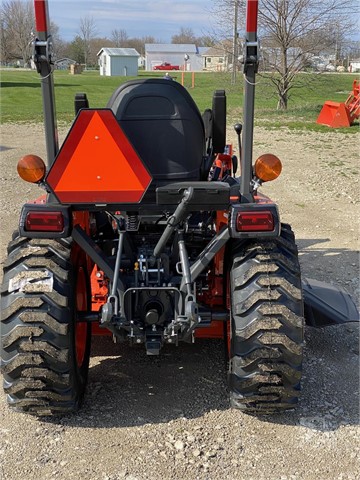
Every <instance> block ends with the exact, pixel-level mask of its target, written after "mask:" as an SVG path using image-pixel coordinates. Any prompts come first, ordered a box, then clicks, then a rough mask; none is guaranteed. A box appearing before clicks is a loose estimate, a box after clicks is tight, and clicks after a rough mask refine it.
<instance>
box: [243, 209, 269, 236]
mask: <svg viewBox="0 0 360 480" xmlns="http://www.w3.org/2000/svg"><path fill="white" fill-rule="evenodd" d="M274 227H275V223H274V216H273V214H272V212H270V211H262V212H238V214H237V216H236V231H237V232H272V231H273V230H274Z"/></svg>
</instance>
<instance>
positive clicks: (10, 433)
mask: <svg viewBox="0 0 360 480" xmlns="http://www.w3.org/2000/svg"><path fill="white" fill-rule="evenodd" d="M66 131H67V129H66V128H65V127H62V128H60V138H64V135H65V134H66ZM43 138H44V136H43V128H42V127H41V126H40V125H5V126H2V129H1V160H0V162H1V163H0V192H1V193H0V196H1V210H0V212H1V230H0V242H1V251H0V256H1V260H2V262H3V261H4V257H5V252H6V245H7V243H8V241H9V239H10V237H11V232H12V231H13V230H14V229H15V228H16V226H17V222H18V217H19V211H20V208H21V205H22V204H23V203H24V202H25V201H27V200H31V199H33V198H36V197H37V196H39V195H40V194H41V193H42V190H40V189H39V188H38V187H34V186H31V185H29V184H26V183H24V182H22V181H20V180H19V179H18V176H17V173H16V163H17V160H18V158H19V157H21V156H22V155H24V154H26V153H34V154H37V155H40V156H43V157H45V146H44V140H43ZM232 141H233V142H234V144H235V138H233V139H232ZM266 152H271V153H276V154H277V155H278V156H279V157H280V158H281V159H282V161H283V173H282V175H281V176H280V178H279V179H278V180H276V181H275V182H272V183H270V184H269V185H265V186H264V187H263V189H262V191H263V192H264V193H265V194H267V195H269V196H271V197H272V198H273V199H274V200H276V201H277V203H278V205H279V209H280V213H281V219H282V220H283V221H285V222H288V223H291V225H292V227H293V229H294V231H295V234H296V238H297V243H298V246H299V249H300V262H301V266H302V272H303V275H304V276H306V277H310V278H315V279H317V280H325V281H328V282H331V283H335V284H339V285H341V286H343V287H345V288H346V289H347V290H348V291H349V292H351V293H352V294H353V295H354V296H355V297H356V298H359V256H358V247H359V220H358V218H359V202H360V193H359V192H360V189H359V135H358V134H356V135H350V134H342V133H341V132H329V133H312V132H306V133H305V132H299V133H293V132H290V131H288V130H287V129H280V130H276V131H274V130H267V129H264V128H256V130H255V147H254V156H255V157H256V156H257V155H259V154H261V153H266ZM222 348H223V346H222V342H211V341H199V342H197V343H196V344H195V345H191V346H188V345H182V346H180V347H179V348H177V349H175V348H174V347H172V348H171V347H167V348H165V349H164V350H163V352H162V354H161V356H160V357H159V358H156V359H151V358H150V359H149V358H148V357H146V355H145V353H144V351H143V349H137V348H133V349H130V348H129V347H127V346H123V345H121V346H119V345H113V344H112V343H111V340H110V339H108V338H105V339H99V340H95V342H94V345H93V350H92V360H91V368H90V374H89V387H88V392H87V397H86V401H85V405H84V407H83V409H82V410H81V412H80V413H79V414H77V415H73V416H68V417H65V418H62V419H58V420H52V421H46V420H41V421H40V420H37V419H36V418H32V417H29V416H26V415H23V414H19V413H16V412H12V411H10V410H9V409H8V408H7V406H6V405H5V398H4V396H3V395H1V396H0V421H1V428H0V433H1V446H0V454H1V455H2V462H1V470H0V471H1V474H2V478H3V479H4V480H10V479H11V480H14V479H18V480H20V479H21V480H22V479H23V478H28V479H37V478H39V477H41V478H44V479H51V478H54V479H55V478H56V479H71V478H76V479H78V478H84V479H85V478H86V479H94V480H95V479H96V480H97V479H101V480H105V479H107V480H117V479H120V478H126V479H128V480H136V479H137V480H142V479H154V480H158V479H159V480H160V479H161V480H163V479H177V478H179V479H180V478H181V479H183V480H193V479H196V478H198V479H214V480H215V479H220V480H221V479H229V480H230V479H231V480H233V479H234V478H246V479H252V478H254V479H255V478H256V479H279V478H282V479H284V480H286V479H299V478H301V479H313V478H317V479H341V478H343V479H345V478H346V479H355V478H359V476H360V467H359V463H358V458H359V453H360V452H359V441H358V440H359V433H360V429H359V427H358V420H359V401H358V393H359V375H358V372H359V343H358V329H357V327H356V326H355V325H353V324H348V325H347V326H338V327H331V328H328V329H326V330H313V329H310V328H309V329H307V331H306V347H305V362H304V379H303V392H302V398H301V402H300V405H299V408H298V409H297V410H296V411H294V412H289V413H286V414H283V415H281V416H272V417H264V418H255V417H252V416H249V415H245V414H242V413H240V412H238V411H235V410H230V409H229V407H228V402H227V391H226V374H225V363H224V359H223V351H222Z"/></svg>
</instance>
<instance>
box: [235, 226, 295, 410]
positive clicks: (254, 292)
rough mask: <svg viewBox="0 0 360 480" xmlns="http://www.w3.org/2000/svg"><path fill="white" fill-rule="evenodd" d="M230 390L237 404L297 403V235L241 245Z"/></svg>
mask: <svg viewBox="0 0 360 480" xmlns="http://www.w3.org/2000/svg"><path fill="white" fill-rule="evenodd" d="M230 298H231V320H230V322H231V325H230V327H231V328H230V339H229V347H230V348H229V349H230V363H229V375H228V381H229V388H230V403H231V406H232V407H234V408H238V409H240V410H244V411H246V412H250V413H255V414H269V413H275V412H278V411H282V410H285V409H289V408H293V407H294V406H295V404H296V403H297V401H298V397H299V392H300V379H301V367H302V347H303V334H304V318H303V317H304V314H303V299H302V289H301V276H300V266H299V262H298V252H297V247H296V244H295V238H294V234H293V232H292V230H291V227H290V226H289V225H285V224H284V225H282V229H281V235H280V237H278V238H274V239H269V240H254V241H251V242H247V243H243V244H241V245H238V247H237V248H236V249H235V253H234V254H233V262H232V268H231V272H230Z"/></svg>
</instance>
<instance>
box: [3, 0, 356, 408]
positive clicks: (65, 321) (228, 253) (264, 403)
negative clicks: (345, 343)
mask: <svg viewBox="0 0 360 480" xmlns="http://www.w3.org/2000/svg"><path fill="white" fill-rule="evenodd" d="M257 9H258V2H257V1H254V0H252V1H248V2H247V24H246V31H247V33H246V39H245V49H244V57H243V58H244V60H243V62H244V63H243V68H244V74H245V77H246V82H245V100H244V119H243V128H242V126H241V125H240V124H237V125H236V126H235V130H236V132H237V134H238V138H239V149H240V152H241V155H240V158H239V162H238V160H237V159H236V158H235V156H234V155H233V152H232V148H231V146H230V145H228V144H227V143H226V140H225V135H226V121H225V119H226V96H225V92H224V91H216V92H215V94H214V97H213V100H212V108H211V109H208V110H206V111H205V113H204V115H201V114H200V113H199V110H198V108H197V106H196V104H195V103H194V101H193V99H192V98H191V96H190V95H189V93H188V92H187V90H186V89H184V88H183V87H182V86H181V85H179V84H178V83H176V82H169V81H166V80H163V79H159V78H153V79H152V78H148V79H145V80H140V79H138V80H134V81H130V82H127V83H124V84H122V85H120V86H119V88H118V89H117V90H116V91H115V92H114V94H113V95H112V97H111V98H110V100H109V102H108V104H107V106H106V108H96V109H93V108H89V105H88V100H87V98H86V96H85V95H84V94H78V95H76V98H75V110H76V112H77V115H76V119H75V121H74V123H73V125H72V127H71V129H70V131H69V133H68V136H67V137H66V139H65V141H64V143H63V144H62V146H61V148H60V149H59V148H58V141H57V135H56V131H57V129H56V118H55V107H54V105H55V101H54V86H53V76H52V69H51V63H52V61H51V37H50V35H49V32H48V25H49V20H48V6H47V1H45V0H35V13H36V27H37V38H36V40H35V41H34V61H35V63H36V65H37V69H38V72H39V74H40V76H41V82H42V95H43V103H44V117H45V129H46V132H45V133H46V146H47V160H48V162H47V163H48V165H47V167H46V166H45V163H44V162H43V161H42V160H41V159H40V158H39V157H38V156H36V155H27V156H25V157H23V158H22V159H21V160H20V161H19V164H18V172H19V175H20V176H21V177H22V178H23V179H24V180H27V181H29V182H34V183H37V184H39V185H40V186H41V187H42V188H43V189H44V191H45V194H44V196H43V197H41V198H39V199H37V200H35V201H34V202H33V203H27V204H25V205H24V206H23V208H22V211H21V215H20V221H19V228H18V231H17V232H15V233H14V235H13V238H12V240H11V241H10V243H9V246H8V257H7V258H6V260H5V263H4V278H3V284H2V290H1V293H2V296H1V315H2V318H1V322H2V325H1V327H2V328H1V335H2V340H1V365H2V372H3V375H4V390H5V393H6V396H7V401H8V404H9V405H10V406H11V407H14V408H16V409H18V410H21V411H23V412H29V413H33V414H37V415H49V414H56V413H58V414H64V413H69V412H72V411H75V410H76V409H77V408H78V407H79V406H80V404H81V401H82V398H83V395H84V392H85V387H86V379H87V372H88V368H89V356H90V342H91V338H92V335H95V334H103V335H112V336H113V338H114V340H116V341H118V342H129V343H130V344H136V345H140V346H141V345H142V346H143V348H144V353H146V354H147V355H159V353H160V351H161V348H162V347H163V345H164V344H171V345H174V348H175V346H177V345H178V344H179V343H180V342H194V341H195V340H196V339H197V338H199V337H202V338H223V339H224V341H225V345H227V349H228V355H229V371H228V381H229V391H230V402H231V405H232V406H233V407H236V408H240V409H243V410H246V411H249V412H256V413H270V412H275V411H278V410H284V409H287V408H292V407H294V405H295V404H296V402H297V400H298V397H299V391H300V379H301V365H302V350H303V332H304V317H305V318H306V320H307V322H308V323H309V324H310V325H313V326H323V325H327V324H331V323H341V322H346V321H348V320H355V319H356V318H357V316H358V313H357V310H356V307H355V305H354V303H353V302H352V300H351V298H350V297H349V296H348V295H347V294H346V293H345V292H344V291H342V290H339V289H336V288H334V287H331V286H326V285H324V284H321V283H318V282H314V281H305V282H303V283H302V281H301V278H300V267H299V261H298V252H297V247H296V244H295V239H294V234H293V232H292V230H291V227H290V226H289V225H287V224H283V223H281V221H280V217H279V212H278V208H277V206H276V204H275V203H274V202H273V201H272V200H270V199H269V198H267V197H265V196H264V195H262V194H261V193H259V189H260V187H261V184H262V183H263V182H267V181H271V180H274V179H275V178H276V177H278V175H279V174H280V172H281V163H280V160H279V159H278V158H277V157H276V156H274V155H271V154H265V155H262V156H261V157H260V158H258V159H257V160H256V161H255V162H254V164H253V162H252V142H253V118H254V92H255V90H254V89H255V87H254V86H255V84H256V81H255V74H256V71H257V65H258V40H257V33H256V32H257ZM240 136H242V142H240ZM241 143H242V146H241ZM238 169H239V172H240V175H239V176H236V173H237V170H238ZM164 361H165V360H164Z"/></svg>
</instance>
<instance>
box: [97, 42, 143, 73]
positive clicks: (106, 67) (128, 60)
mask: <svg viewBox="0 0 360 480" xmlns="http://www.w3.org/2000/svg"><path fill="white" fill-rule="evenodd" d="M97 56H98V59H99V60H98V63H99V67H100V75H105V76H108V77H113V76H116V75H122V76H124V77H129V76H131V77H135V76H136V75H137V74H138V58H139V57H140V55H139V54H138V52H137V51H136V50H135V48H102V49H101V50H100V51H99V53H98V54H97Z"/></svg>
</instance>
